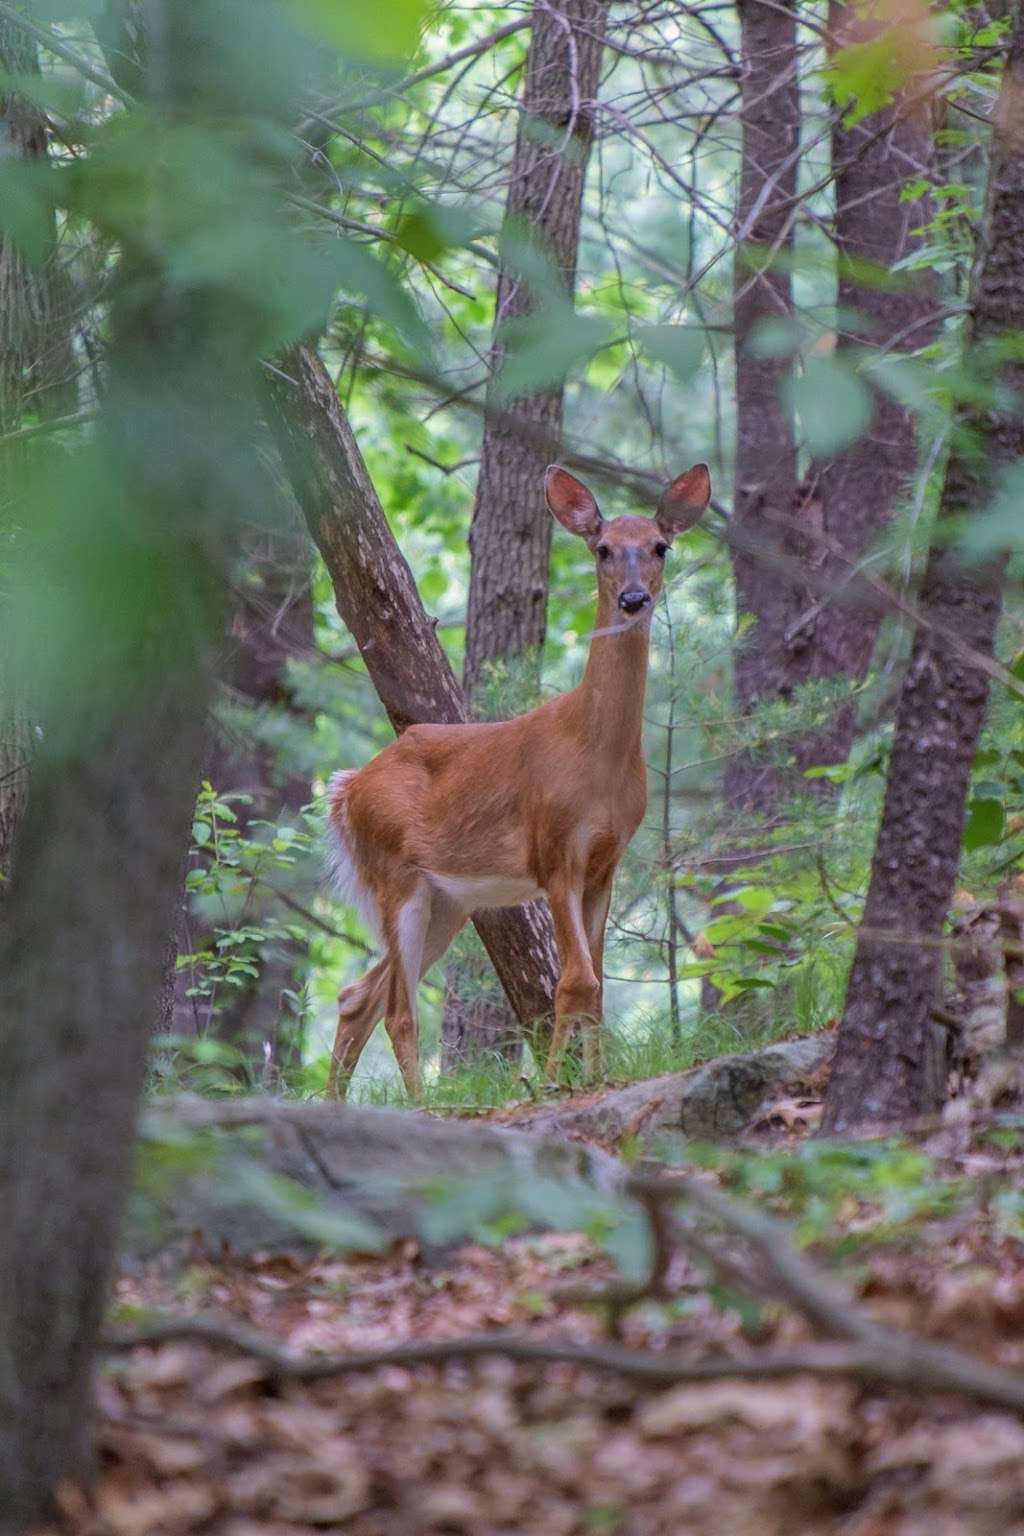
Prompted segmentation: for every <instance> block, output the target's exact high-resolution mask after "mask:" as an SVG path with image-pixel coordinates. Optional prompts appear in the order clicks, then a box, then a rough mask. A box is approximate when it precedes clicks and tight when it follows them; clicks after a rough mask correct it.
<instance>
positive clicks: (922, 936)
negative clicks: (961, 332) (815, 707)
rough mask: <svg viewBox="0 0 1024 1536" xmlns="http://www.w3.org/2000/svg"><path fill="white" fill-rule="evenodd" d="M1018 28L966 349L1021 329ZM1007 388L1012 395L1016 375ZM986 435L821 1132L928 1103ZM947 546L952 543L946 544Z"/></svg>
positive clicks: (985, 636) (924, 663)
mask: <svg viewBox="0 0 1024 1536" xmlns="http://www.w3.org/2000/svg"><path fill="white" fill-rule="evenodd" d="M1022 96H1024V27H1022V21H1021V13H1020V11H1019V9H1018V11H1017V14H1016V16H1015V19H1014V28H1013V37H1012V41H1011V46H1010V53H1009V57H1008V60H1007V65H1006V72H1005V75H1004V78H1003V85H1002V89H1001V92H1000V97H999V102H998V104H997V108H996V114H995V120H994V130H993V146H992V160H991V172H990V184H989V202H988V211H987V217H986V224H985V231H984V236H983V244H982V248H981V251H980V254H979V258H978V263H977V266H976V268H975V273H974V277H973V280H972V292H971V321H970V329H969V335H970V338H971V340H972V341H974V342H975V343H977V342H984V341H985V340H987V339H989V338H992V337H996V336H1000V335H1002V334H1005V333H1009V332H1014V331H1019V330H1021V329H1022V328H1024V124H1022V119H1021V114H1020V102H1021V99H1022ZM1003 378H1004V383H1005V384H1006V385H1007V386H1008V388H1009V389H1010V390H1012V391H1013V392H1014V394H1015V395H1016V397H1017V399H1018V400H1019V398H1020V395H1021V391H1022V390H1024V365H1022V364H1020V363H1016V364H1008V365H1006V367H1005V370H1004V375H1003ZM961 423H962V425H963V426H964V427H966V428H968V429H970V430H971V431H972V432H973V433H974V434H976V436H977V437H978V438H979V439H980V444H979V450H978V452H977V453H976V455H974V456H972V457H971V458H970V459H968V457H967V456H966V454H965V453H964V452H963V451H961V450H960V449H959V447H956V448H954V452H953V455H952V457H951V459H950V462H949V466H948V468H947V471H946V481H945V486H944V489H943V495H942V502H941V507H940V513H939V524H938V530H937V533H938V537H937V538H936V541H935V546H934V548H933V549H932V551H931V554H930V556H929V560H928V567H927V570H926V572H925V576H924V582H923V585H922V589H921V594H920V599H919V605H920V609H921V614H922V623H920V624H919V626H918V629H917V633H916V635H915V638H914V646H913V651H912V654H911V657H910V663H909V666H908V668H907V674H906V677H905V679H904V683H903V689H902V693H901V696H900V705H899V712H898V715H897V720H896V736H895V740H894V742H893V750H892V759H891V762H890V765H889V777H888V783H887V786H886V796H885V805H884V808H883V811H882V821H881V825H880V827H879V831H878V841H877V844H876V846H875V855H874V861H873V864H872V869H871V883H870V886H869V889H868V897H867V903H866V906H865V909H864V919H863V924H862V928H861V933H860V936H859V939H858V943H857V952H856V956H855V958H854V964H853V971H852V973H851V976H850V982H849V986H848V988H847V994H846V1009H845V1013H844V1015H843V1021H842V1026H841V1028H840V1032H839V1043H838V1047H837V1051H836V1062H835V1067H834V1069H833V1074H832V1079H831V1082H830V1084H829V1090H828V1097H827V1101H826V1108H825V1118H824V1122H823V1129H824V1130H826V1131H828V1132H832V1133H841V1132H844V1131H848V1130H850V1129H851V1128H852V1127H854V1126H859V1125H866V1124H894V1123H898V1122H899V1121H901V1120H903V1119H905V1118H906V1117H908V1116H912V1115H916V1114H920V1113H922V1112H925V1111H928V1110H930V1109H932V1108H934V1107H935V1103H936V1097H935V1091H934V1088H933V1087H932V1084H933V1083H934V1079H935V1074H934V1073H933V1072H931V1071H930V1067H929V1055H930V1051H929V1030H930V1013H931V1010H932V1008H933V1007H934V1006H935V1003H936V998H937V991H938V984H939V978H940V973H941V963H942V946H941V938H942V929H943V924H944V922H945V918H946V914H947V912H948V910H949V903H950V899H951V897H952V894H953V886H954V882H955V879H956V872H957V867H958V864H959V860H960V847H961V839H962V833H963V821H964V808H965V804H966V799H967V791H968V785H969V781H970V773H971V763H972V760H973V757H974V751H975V745H976V742H977V739H978V733H979V731H980V730H981V726H982V723H983V720H984V714H985V704H986V701H987V696H988V679H987V676H986V674H985V673H984V672H982V671H981V670H980V669H979V668H978V667H977V666H973V665H971V663H970V662H969V661H967V660H965V658H964V656H963V654H962V652H961V651H960V650H959V649H958V648H957V645H956V642H957V641H961V642H966V643H967V644H969V645H971V646H973V647H974V648H975V649H976V650H978V651H981V652H983V653H984V654H985V655H989V654H991V652H992V647H993V642H994V638H995V632H996V625H997V623H998V620H999V613H1000V591H1001V581H1002V570H1003V564H1004V562H1003V561H1002V560H1000V559H992V560H990V561H989V562H987V563H986V564H983V565H965V564H963V563H962V561H961V560H960V559H959V558H958V555H957V551H956V548H955V545H952V544H950V543H947V542H946V538H947V537H948V536H949V535H951V534H952V532H953V528H954V527H955V521H954V520H956V519H958V518H961V517H963V516H965V515H968V516H970V515H972V514H973V515H977V514H979V513H980V512H981V511H982V510H983V509H984V507H985V506H986V505H987V503H988V501H989V500H990V497H991V494H992V488H993V482H994V471H997V470H998V468H999V467H1000V466H1005V465H1008V464H1012V463H1013V462H1014V461H1016V460H1017V459H1019V458H1020V456H1021V455H1022V454H1024V418H1022V416H1021V414H1020V410H1019V407H1018V408H1017V409H1016V410H1015V411H1009V410H1007V409H1006V408H1005V407H1004V408H1003V410H1001V411H999V410H988V411H984V412H983V411H982V410H980V409H978V408H975V409H973V410H970V411H968V410H965V411H964V413H963V415H962V417H961ZM944 536H945V537H944Z"/></svg>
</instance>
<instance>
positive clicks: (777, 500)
mask: <svg viewBox="0 0 1024 1536" xmlns="http://www.w3.org/2000/svg"><path fill="white" fill-rule="evenodd" d="M737 8H738V12H739V21H740V38H741V52H742V77H741V87H740V88H741V99H740V126H741V132H742V151H741V168H740V186H739V199H738V203H737V210H736V224H737V235H738V238H739V244H738V249H737V253H736V260H735V263H734V271H733V324H734V328H735V347H736V459H735V486H734V511H733V522H732V530H731V533H732V537H731V545H730V551H731V556H732V566H733V578H734V581H735V585H736V611H737V614H738V615H744V614H749V615H752V616H753V618H754V620H755V622H754V623H753V624H752V625H750V627H749V628H748V629H747V631H746V633H745V634H744V635H743V636H742V637H741V638H740V641H739V643H738V646H737V649H736V654H735V660H734V687H735V692H736V700H737V703H738V705H739V709H740V711H741V713H743V714H749V713H750V712H751V711H752V710H753V709H754V708H755V707H756V705H757V704H758V702H759V701H760V700H761V699H765V698H769V697H772V696H776V695H777V694H778V692H779V684H780V679H779V658H778V647H779V637H780V636H781V635H782V634H783V633H784V632H785V630H786V628H787V627H788V625H789V623H790V622H791V620H792V618H793V617H794V616H795V614H796V613H797V612H798V611H799V609H798V607H797V604H798V602H799V601H800V599H799V597H798V595H797V593H798V588H797V585H796V583H795V582H794V579H793V577H792V575H791V574H789V568H790V565H791V563H792V554H793V551H792V548H791V544H792V536H791V534H790V532H789V531H788V525H789V522H790V521H791V520H792V518H793V515H794V513H795V511H796V508H797V457H796V440H795V437H794V433H793V419H792V412H791V411H790V409H789V408H788V406H787V405H786V404H785V403H784V402H783V400H782V397H781V390H782V386H783V384H784V381H785V379H786V377H787V375H788V373H789V371H790V367H791V364H790V362H789V360H788V359H786V358H779V357H762V356H758V355H756V353H755V351H754V350H752V348H751V340H752V333H755V332H756V330H757V328H758V326H759V325H760V324H762V323H763V322H765V321H770V320H783V321H785V320H789V319H791V318H792V314H793V295H792V283H791V279H790V274H789V270H788V263H787V260H786V258H787V257H788V256H789V255H790V253H791V251H792V246H793V233H792V232H793V211H794V207H793V198H794V196H795V193H796V185H797V159H798V146H799V139H800V94H799V77H798V73H797V28H796V6H795V4H794V0H781V3H779V4H775V3H772V4H765V3H763V0H737ZM773 258H781V259H780V260H773ZM754 340H755V342H756V335H755V336H754ZM780 514H781V515H780ZM782 785H783V780H782V777H781V775H780V773H779V771H778V770H777V769H776V767H775V766H774V764H773V763H772V762H771V760H770V759H768V758H767V757H766V756H765V755H764V754H763V753H760V752H757V751H754V750H751V751H746V752H741V753H737V754H736V755H734V756H733V757H731V758H730V759H729V760H728V762H727V764H726V770H725V795H726V800H727V802H728V804H729V805H730V806H732V807H733V808H735V809H749V810H755V811H761V812H766V813H770V812H771V811H772V810H773V809H774V806H775V804H776V802H777V800H778V797H779V794H780V792H781V789H782Z"/></svg>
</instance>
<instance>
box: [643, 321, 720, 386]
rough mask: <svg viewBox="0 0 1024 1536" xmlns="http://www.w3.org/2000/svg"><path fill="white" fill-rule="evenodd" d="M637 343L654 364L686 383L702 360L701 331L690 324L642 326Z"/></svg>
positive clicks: (702, 341) (702, 336)
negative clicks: (668, 369)
mask: <svg viewBox="0 0 1024 1536" xmlns="http://www.w3.org/2000/svg"><path fill="white" fill-rule="evenodd" d="M637 340H638V341H639V342H640V345H641V346H642V347H643V349H644V351H645V352H648V353H649V354H650V355H651V357H653V358H654V359H655V361H656V362H659V363H664V365H665V367H666V368H671V370H672V372H673V373H674V374H675V376H676V378H677V379H679V380H681V381H682V383H684V384H688V383H689V382H690V380H691V379H692V378H693V376H694V374H695V373H696V372H697V369H698V368H699V367H700V365H701V362H702V361H703V358H704V345H705V338H704V332H703V331H701V330H698V329H697V328H696V326H692V325H642V326H640V328H639V330H638V331H637Z"/></svg>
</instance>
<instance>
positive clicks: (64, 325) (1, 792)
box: [0, 17, 75, 902]
mask: <svg viewBox="0 0 1024 1536" xmlns="http://www.w3.org/2000/svg"><path fill="white" fill-rule="evenodd" d="M0 70H2V71H4V72H5V73H7V74H10V75H13V76H17V75H37V74H38V73H39V60H38V57H37V51H36V44H35V40H34V39H33V38H32V37H31V36H30V35H29V34H28V33H27V32H26V31H25V30H24V29H23V28H22V27H20V26H19V25H18V23H17V22H16V21H12V20H10V19H9V18H4V17H0ZM47 149H48V139H47V127H46V119H45V117H44V116H43V115H42V113H41V112H40V111H39V110H38V109H37V108H36V107H34V106H33V105H32V104H31V103H30V102H29V101H28V100H26V98H25V97H23V96H18V95H16V94H14V93H12V92H10V91H7V90H6V89H5V87H4V85H3V82H2V81H0V160H5V159H6V160H9V159H18V160H28V161H32V160H39V159H43V160H45V158H46V155H47ZM48 233H49V236H50V242H51V246H52V249H51V251H50V253H49V255H48V256H47V257H46V258H45V259H44V261H43V263H42V264H41V265H39V266H32V265H30V264H29V263H28V262H27V261H26V260H25V258H24V257H23V256H22V254H21V252H20V250H19V249H18V247H17V246H16V245H15V243H14V241H13V240H12V239H11V238H10V237H9V236H8V235H6V234H5V233H4V232H3V231H2V230H0V436H3V435H4V434H5V433H8V432H13V431H16V430H17V428H18V427H20V426H21V424H22V418H23V416H24V414H25V413H26V412H27V411H31V412H33V413H35V414H37V415H40V416H47V415H52V414H56V413H57V412H59V411H61V410H64V409H71V408H73V403H74V397H75V381H74V370H73V358H72V355H71V346H70V339H69V325H70V314H69V311H70V305H69V304H68V303H67V297H68V284H67V281H66V279H65V277H64V275H63V274H62V272H61V269H60V267H59V266H58V253H57V249H56V243H57V241H56V223H55V221H54V220H53V219H52V218H51V220H50V226H49V231H48ZM23 458H24V450H23V448H22V446H21V445H20V444H11V443H7V444H5V445H3V446H0V530H3V529H4V528H5V526H6V525H7V524H8V523H10V526H11V528H12V530H13V528H14V523H15V516H14V507H13V505H12V503H13V501H14V500H15V499H16V498H17V496H18V480H19V471H20V469H21V468H22V466H23ZM12 536H13V534H12ZM0 539H2V540H3V543H4V544H6V543H7V536H6V534H5V533H3V532H0ZM10 629H11V626H10V624H9V623H7V622H5V621H4V619H3V616H2V614H0V636H2V639H0V902H2V901H3V899H4V892H5V890H6V888H7V882H8V881H9V879H10V875H11V863H12V857H13V850H14V837H15V832H16V830H17V826H18V823H19V821H20V819H21V816H22V813H23V811H24V808H25V801H26V796H27V792H28V759H29V754H30V749H31V734H30V730H29V722H28V719H27V717H26V714H25V707H24V699H23V697H22V690H21V686H20V682H19V679H18V678H17V676H16V675H15V671H14V668H13V665H12V658H11V656H10V654H9V644H10V639H9V637H10Z"/></svg>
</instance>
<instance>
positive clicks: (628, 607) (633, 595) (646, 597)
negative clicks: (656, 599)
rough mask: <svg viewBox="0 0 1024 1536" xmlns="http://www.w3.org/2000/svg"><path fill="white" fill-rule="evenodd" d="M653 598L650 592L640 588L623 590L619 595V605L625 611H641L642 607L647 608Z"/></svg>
mask: <svg viewBox="0 0 1024 1536" xmlns="http://www.w3.org/2000/svg"><path fill="white" fill-rule="evenodd" d="M650 600H651V594H650V593H649V592H642V591H640V590H639V588H638V589H637V590H636V591H635V592H623V593H621V594H620V595H619V607H620V608H621V609H622V611H623V613H639V612H640V610H641V608H646V607H647V604H648V603H649V602H650Z"/></svg>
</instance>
